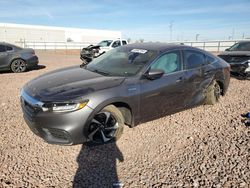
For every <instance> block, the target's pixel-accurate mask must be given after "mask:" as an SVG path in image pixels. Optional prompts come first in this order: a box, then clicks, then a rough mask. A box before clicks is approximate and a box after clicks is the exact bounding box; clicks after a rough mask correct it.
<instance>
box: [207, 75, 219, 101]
mask: <svg viewBox="0 0 250 188" xmlns="http://www.w3.org/2000/svg"><path fill="white" fill-rule="evenodd" d="M220 95H221V88H220V85H219V84H218V82H216V81H215V80H214V81H213V82H212V83H211V85H210V86H209V87H208V88H207V91H206V98H205V104H208V105H214V104H215V103H217V102H218V101H219V99H220Z"/></svg>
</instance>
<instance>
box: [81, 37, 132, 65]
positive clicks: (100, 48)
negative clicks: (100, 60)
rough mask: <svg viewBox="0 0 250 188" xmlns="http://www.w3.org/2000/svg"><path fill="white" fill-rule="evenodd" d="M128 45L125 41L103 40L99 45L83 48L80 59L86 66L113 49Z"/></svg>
mask: <svg viewBox="0 0 250 188" xmlns="http://www.w3.org/2000/svg"><path fill="white" fill-rule="evenodd" d="M127 44H128V41H127V40H125V39H117V40H103V41H101V42H99V43H98V44H97V45H89V46H88V47H86V48H83V49H82V50H81V52H80V59H81V60H82V61H83V63H84V64H86V63H89V62H90V61H92V60H93V59H94V58H96V57H99V56H100V55H102V54H104V53H105V52H107V51H109V50H111V49H113V48H117V47H119V46H123V45H127Z"/></svg>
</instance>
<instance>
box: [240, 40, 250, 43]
mask: <svg viewBox="0 0 250 188" xmlns="http://www.w3.org/2000/svg"><path fill="white" fill-rule="evenodd" d="M238 43H240V44H245V43H250V40H243V41H239V42H238Z"/></svg>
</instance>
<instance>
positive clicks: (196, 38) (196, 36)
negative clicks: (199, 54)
mask: <svg viewBox="0 0 250 188" xmlns="http://www.w3.org/2000/svg"><path fill="white" fill-rule="evenodd" d="M199 36H200V34H198V33H197V34H196V35H195V41H198V37H199Z"/></svg>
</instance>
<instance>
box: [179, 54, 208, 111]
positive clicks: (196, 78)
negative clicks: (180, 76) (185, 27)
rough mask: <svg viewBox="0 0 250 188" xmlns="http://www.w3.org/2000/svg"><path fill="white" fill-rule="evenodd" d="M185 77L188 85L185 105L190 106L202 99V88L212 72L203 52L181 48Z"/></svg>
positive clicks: (206, 83) (205, 85)
mask: <svg viewBox="0 0 250 188" xmlns="http://www.w3.org/2000/svg"><path fill="white" fill-rule="evenodd" d="M183 57H184V65H185V66H184V67H185V78H186V81H187V84H188V85H189V87H188V90H187V93H186V99H185V106H186V107H191V106H193V105H196V104H199V103H200V102H202V101H203V99H204V90H205V89H206V87H207V85H208V84H209V83H210V81H211V78H212V75H213V72H212V70H213V69H212V68H211V67H210V65H209V64H208V62H207V57H206V55H205V54H204V53H202V52H200V51H198V50H197V51H196V50H183Z"/></svg>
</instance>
